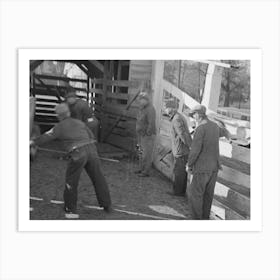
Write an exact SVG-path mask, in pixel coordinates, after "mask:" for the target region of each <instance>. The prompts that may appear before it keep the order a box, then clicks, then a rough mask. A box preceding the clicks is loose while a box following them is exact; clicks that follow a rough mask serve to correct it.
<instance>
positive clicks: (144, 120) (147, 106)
mask: <svg viewBox="0 0 280 280" xmlns="http://www.w3.org/2000/svg"><path fill="white" fill-rule="evenodd" d="M138 101H139V112H138V114H137V119H136V133H137V138H138V144H139V146H140V149H141V150H142V156H141V159H140V169H139V170H137V171H136V172H135V173H136V174H138V175H139V176H140V177H148V176H149V173H150V169H151V166H152V161H153V150H154V142H155V135H156V110H155V108H154V106H153V105H152V104H151V100H150V95H149V93H148V92H141V93H140V94H139V97H138Z"/></svg>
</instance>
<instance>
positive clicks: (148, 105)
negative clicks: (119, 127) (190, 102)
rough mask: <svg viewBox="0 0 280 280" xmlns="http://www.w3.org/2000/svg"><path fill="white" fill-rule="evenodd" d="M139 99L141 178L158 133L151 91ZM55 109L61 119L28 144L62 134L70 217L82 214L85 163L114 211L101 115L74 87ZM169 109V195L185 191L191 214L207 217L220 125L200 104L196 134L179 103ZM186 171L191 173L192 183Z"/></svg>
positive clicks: (192, 113)
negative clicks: (101, 152)
mask: <svg viewBox="0 0 280 280" xmlns="http://www.w3.org/2000/svg"><path fill="white" fill-rule="evenodd" d="M138 103H139V111H138V115H137V120H136V133H137V140H138V144H139V146H140V148H141V150H142V156H141V159H140V164H139V169H138V170H136V171H135V173H136V174H138V176H140V177H149V176H150V170H151V167H152V160H153V150H154V144H155V137H156V111H155V108H154V106H153V105H152V102H151V98H150V94H149V93H148V92H141V93H140V94H139V97H138ZM55 111H56V113H57V116H58V119H59V123H58V124H57V125H55V126H54V127H53V128H52V129H51V130H49V131H47V132H46V133H45V134H43V135H41V136H40V137H38V138H36V139H34V140H32V141H31V142H30V144H31V145H39V144H43V143H45V142H48V141H51V140H53V139H58V140H61V141H62V142H63V143H64V145H65V149H66V151H67V152H68V154H69V160H68V165H67V170H66V179H65V180H66V182H65V189H64V210H65V216H66V218H78V217H79V215H78V214H77V212H76V210H77V199H78V183H79V178H80V175H81V172H82V170H83V169H84V168H85V170H86V172H87V174H88V175H89V177H90V179H91V181H92V184H93V186H94V189H95V192H96V196H97V199H98V202H99V204H100V206H101V207H103V208H104V210H105V211H106V212H111V211H112V206H111V198H110V192H109V188H108V185H107V182H106V179H105V177H104V175H103V174H102V171H101V168H100V162H99V157H98V154H97V149H96V146H95V142H96V140H95V139H96V138H95V135H94V134H96V132H97V131H98V129H97V120H96V119H95V118H94V117H93V115H92V110H91V108H90V107H89V105H88V103H87V102H86V101H84V100H82V99H79V98H78V97H77V96H76V94H75V91H74V89H71V90H69V92H68V93H67V94H66V96H65V103H62V104H59V105H57V107H56V109H55ZM166 113H167V114H168V116H169V118H170V122H171V140H172V154H173V158H174V168H173V173H174V183H173V191H172V192H171V193H169V194H171V195H174V196H185V195H186V194H187V198H188V202H189V204H190V210H191V214H192V218H193V219H209V215H210V210H211V205H212V200H213V195H214V188H215V183H216V179H217V173H218V169H219V137H220V130H219V127H218V126H217V124H216V123H214V122H212V121H210V120H209V119H208V118H207V116H206V108H205V107H204V106H202V105H198V106H196V107H195V108H193V110H191V111H190V113H189V115H190V117H192V118H194V120H195V121H196V124H197V125H196V129H195V131H194V135H193V137H192V136H191V133H190V132H189V127H188V123H187V121H186V119H185V117H184V116H183V115H182V114H180V113H179V112H178V110H177V104H176V102H174V101H173V100H168V101H167V102H166ZM188 173H189V174H192V180H191V184H190V185H189V186H188Z"/></svg>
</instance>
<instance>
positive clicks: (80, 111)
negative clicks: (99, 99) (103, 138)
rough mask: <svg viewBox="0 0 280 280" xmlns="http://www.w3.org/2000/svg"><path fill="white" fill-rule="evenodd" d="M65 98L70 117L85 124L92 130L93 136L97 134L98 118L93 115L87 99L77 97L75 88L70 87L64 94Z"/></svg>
mask: <svg viewBox="0 0 280 280" xmlns="http://www.w3.org/2000/svg"><path fill="white" fill-rule="evenodd" d="M65 100H66V102H67V104H68V106H69V109H70V113H71V117H72V118H74V119H78V120H80V121H82V122H84V123H86V124H87V126H88V127H89V128H90V129H91V131H93V133H94V135H95V137H97V136H98V120H97V119H96V118H95V117H94V116H93V112H92V109H91V108H90V106H89V104H88V103H87V101H85V100H83V99H81V98H79V97H77V95H76V92H75V89H74V88H72V87H70V88H69V89H68V92H67V93H66V95H65Z"/></svg>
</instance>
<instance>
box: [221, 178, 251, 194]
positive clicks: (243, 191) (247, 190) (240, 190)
mask: <svg viewBox="0 0 280 280" xmlns="http://www.w3.org/2000/svg"><path fill="white" fill-rule="evenodd" d="M217 182H219V183H221V184H223V185H225V186H227V187H229V188H230V189H232V190H234V191H236V192H238V193H240V194H242V195H244V196H246V197H248V198H249V197H250V188H249V187H246V186H242V185H238V184H235V183H234V182H229V181H227V180H225V179H223V178H221V177H218V178H217Z"/></svg>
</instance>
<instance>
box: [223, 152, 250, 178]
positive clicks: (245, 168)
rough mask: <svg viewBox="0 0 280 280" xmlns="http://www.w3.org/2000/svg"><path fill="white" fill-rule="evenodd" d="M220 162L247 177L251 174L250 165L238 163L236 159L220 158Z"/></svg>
mask: <svg viewBox="0 0 280 280" xmlns="http://www.w3.org/2000/svg"><path fill="white" fill-rule="evenodd" d="M220 162H221V164H223V165H225V166H227V167H230V168H233V169H235V170H237V171H240V172H242V173H245V174H247V175H250V173H251V168H250V164H248V163H245V162H242V161H239V160H237V159H234V158H227V157H224V156H220Z"/></svg>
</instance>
